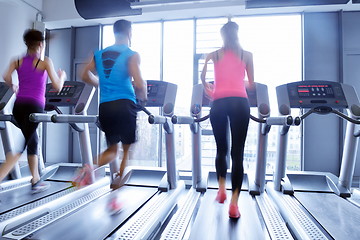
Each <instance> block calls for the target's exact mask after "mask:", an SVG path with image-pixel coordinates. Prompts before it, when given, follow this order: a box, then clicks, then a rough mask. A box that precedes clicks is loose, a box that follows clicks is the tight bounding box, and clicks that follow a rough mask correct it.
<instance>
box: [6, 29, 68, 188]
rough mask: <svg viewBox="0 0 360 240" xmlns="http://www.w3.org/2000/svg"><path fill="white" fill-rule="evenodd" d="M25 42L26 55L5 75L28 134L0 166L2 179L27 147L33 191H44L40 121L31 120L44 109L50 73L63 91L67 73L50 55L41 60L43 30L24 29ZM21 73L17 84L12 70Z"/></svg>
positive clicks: (17, 116) (18, 119) (17, 114)
mask: <svg viewBox="0 0 360 240" xmlns="http://www.w3.org/2000/svg"><path fill="white" fill-rule="evenodd" d="M23 37H24V42H25V44H26V46H27V52H26V55H25V56H24V57H22V58H17V59H16V60H14V61H11V62H10V66H9V67H8V69H7V71H6V72H5V74H4V76H3V78H4V80H5V83H6V84H7V85H9V86H10V87H11V88H12V89H13V91H14V92H15V93H16V100H15V103H14V107H13V116H14V119H15V120H16V123H17V126H18V127H19V128H20V130H21V132H22V133H23V135H24V138H25V144H24V146H23V147H22V150H21V151H19V152H7V153H6V161H5V163H3V164H2V165H1V166H0V182H1V181H2V180H3V179H4V178H5V176H6V175H7V174H8V173H9V172H10V171H11V169H12V168H13V167H14V166H15V164H16V162H17V161H18V160H19V158H20V156H21V154H22V152H23V151H24V150H25V148H27V158H28V163H29V168H30V172H31V175H32V179H31V184H32V191H33V193H37V192H41V191H44V190H46V189H47V188H48V187H49V184H48V183H46V182H43V181H41V178H40V174H39V169H38V135H37V133H36V129H37V126H38V123H34V122H30V121H29V115H30V114H31V113H42V112H43V111H44V106H45V88H46V81H47V78H48V77H49V78H50V80H51V83H52V86H53V88H54V89H56V90H57V91H60V90H61V88H62V86H63V83H64V80H65V79H66V73H65V72H64V71H62V70H59V71H58V73H56V71H55V70H54V66H53V63H52V61H51V59H50V58H47V57H45V59H44V60H41V53H42V51H43V50H44V46H45V38H44V36H43V34H42V33H41V32H40V31H37V30H34V29H29V30H27V31H25V33H24V36H23ZM14 71H17V73H18V80H19V81H18V82H19V85H16V84H14V82H13V78H12V74H13V72H14Z"/></svg>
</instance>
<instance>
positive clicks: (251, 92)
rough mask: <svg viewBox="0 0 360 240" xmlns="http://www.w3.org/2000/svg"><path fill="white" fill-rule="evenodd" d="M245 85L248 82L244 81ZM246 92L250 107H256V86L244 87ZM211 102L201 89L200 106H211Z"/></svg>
mask: <svg viewBox="0 0 360 240" xmlns="http://www.w3.org/2000/svg"><path fill="white" fill-rule="evenodd" d="M211 83H214V82H211ZM245 85H246V86H248V83H247V82H245ZM246 93H247V95H248V99H249V104H250V107H257V98H256V88H255V89H251V90H250V89H249V88H248V87H246ZM211 102H212V101H211V100H210V99H209V97H208V96H207V95H206V94H205V91H203V99H202V106H203V107H211Z"/></svg>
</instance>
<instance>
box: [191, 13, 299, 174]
mask: <svg viewBox="0 0 360 240" xmlns="http://www.w3.org/2000/svg"><path fill="white" fill-rule="evenodd" d="M232 21H235V22H237V23H238V25H239V39H240V44H241V45H242V47H243V48H244V49H245V50H248V51H250V52H252V53H253V57H254V69H255V81H256V82H259V83H263V84H266V85H267V86H268V90H269V98H270V99H269V100H270V108H271V115H272V116H277V115H278V111H277V98H276V92H275V87H276V86H278V85H281V84H284V83H287V82H293V81H301V79H302V77H301V69H302V68H301V17H300V15H282V16H254V17H239V18H234V19H232ZM226 22H227V19H225V18H217V19H202V20H198V21H197V25H196V28H197V46H196V53H197V54H205V53H209V52H211V51H214V50H216V49H218V48H219V47H221V46H222V41H221V36H220V28H221V26H222V25H223V24H224V23H226ZM203 64H204V59H203V58H202V59H201V60H200V61H199V70H201V69H202V67H203ZM208 69H209V73H210V74H208V76H207V77H208V78H210V79H211V78H213V74H212V71H213V66H209V67H208ZM251 113H252V115H254V116H257V113H256V110H255V109H252V110H251ZM208 125H210V124H209V123H208V124H207V125H206V126H208ZM257 126H258V125H257V124H256V123H255V122H253V121H250V125H249V131H248V135H247V141H246V146H245V154H244V167H245V170H246V169H248V170H250V171H252V170H253V169H254V167H255V164H254V163H255V161H256V147H257V131H258V127H257ZM277 134H278V127H275V126H273V127H272V129H271V131H270V133H269V136H268V154H267V163H268V164H267V165H268V169H267V172H269V173H272V172H273V166H274V161H275V158H276V147H277ZM300 139H301V129H300V127H292V128H290V133H289V145H288V161H287V166H288V168H289V169H291V170H300V165H301V164H300V163H301V140H300ZM203 142H206V144H204V146H203V147H204V148H205V149H204V150H203V159H206V160H204V161H203V164H206V165H208V167H212V166H213V165H214V160H213V159H214V158H215V154H214V153H213V151H212V149H215V142H214V139H213V138H211V137H210V138H209V136H203Z"/></svg>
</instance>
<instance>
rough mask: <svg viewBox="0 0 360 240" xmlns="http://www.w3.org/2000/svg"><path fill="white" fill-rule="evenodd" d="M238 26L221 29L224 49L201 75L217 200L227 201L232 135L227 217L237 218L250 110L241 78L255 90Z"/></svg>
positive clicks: (213, 56)
mask: <svg viewBox="0 0 360 240" xmlns="http://www.w3.org/2000/svg"><path fill="white" fill-rule="evenodd" d="M238 28H239V27H238V25H237V24H236V23H235V22H231V21H229V22H228V23H226V24H225V25H224V26H223V27H222V28H221V36H222V39H223V47H222V48H220V49H219V50H217V51H215V52H212V53H210V54H208V55H207V57H206V60H205V65H204V68H203V71H202V73H201V81H202V83H203V85H204V89H205V93H206V94H207V95H208V96H209V98H211V99H212V100H213V103H212V107H211V110H210V122H211V126H212V128H213V133H214V137H215V142H216V158H215V167H216V173H217V178H218V183H219V190H218V193H217V196H216V200H217V201H218V202H219V203H224V201H225V200H226V197H227V196H226V195H227V194H226V186H225V183H226V172H227V168H228V167H227V163H226V156H227V153H228V149H229V146H228V140H227V139H228V137H227V134H228V131H227V128H228V126H229V125H230V134H231V152H230V153H231V154H230V155H231V160H232V161H231V163H232V167H231V183H232V194H231V201H230V206H229V217H230V218H239V217H240V212H239V208H238V200H239V194H240V191H241V186H242V181H243V176H244V167H243V156H244V146H245V140H246V135H247V129H248V125H249V118H250V107H249V102H248V99H247V94H246V89H245V83H244V77H245V73H246V74H247V77H248V81H249V87H251V88H252V87H254V69H253V59H252V54H251V53H250V52H247V51H245V50H243V49H242V47H241V46H240V44H239V39H238ZM210 60H211V61H212V62H213V63H214V70H215V81H214V84H211V83H208V82H206V81H205V80H206V71H207V64H208V62H209V61H210Z"/></svg>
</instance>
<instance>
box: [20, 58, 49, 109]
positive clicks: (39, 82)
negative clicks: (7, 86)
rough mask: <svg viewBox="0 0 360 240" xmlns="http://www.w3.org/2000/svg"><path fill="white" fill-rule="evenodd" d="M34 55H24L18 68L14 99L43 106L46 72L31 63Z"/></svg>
mask: <svg viewBox="0 0 360 240" xmlns="http://www.w3.org/2000/svg"><path fill="white" fill-rule="evenodd" d="M34 58H35V57H34V56H28V55H27V56H25V57H24V58H23V61H22V63H21V65H20V67H19V68H18V70H17V72H18V78H19V91H18V93H17V95H16V100H17V101H21V102H24V103H35V104H39V105H40V106H45V87H46V80H47V77H48V74H47V72H46V71H44V70H39V69H37V68H35V66H34V65H33V61H34Z"/></svg>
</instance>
